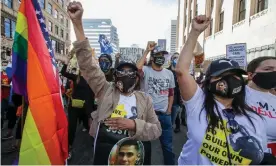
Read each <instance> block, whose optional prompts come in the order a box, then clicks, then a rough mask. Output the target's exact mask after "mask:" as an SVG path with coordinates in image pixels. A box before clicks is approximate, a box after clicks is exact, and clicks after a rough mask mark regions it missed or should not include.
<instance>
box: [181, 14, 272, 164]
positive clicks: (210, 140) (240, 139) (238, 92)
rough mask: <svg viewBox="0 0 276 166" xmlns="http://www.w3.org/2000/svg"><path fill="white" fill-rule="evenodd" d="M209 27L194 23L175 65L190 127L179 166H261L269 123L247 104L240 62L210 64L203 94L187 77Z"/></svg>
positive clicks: (201, 20) (199, 19)
mask: <svg viewBox="0 0 276 166" xmlns="http://www.w3.org/2000/svg"><path fill="white" fill-rule="evenodd" d="M209 24H210V19H209V18H207V17H206V16H203V15H200V16H196V17H195V18H194V19H193V21H192V29H191V32H190V33H189V36H188V39H187V41H186V43H185V45H184V47H183V49H182V50H181V53H180V57H179V59H178V63H177V65H176V73H177V78H178V83H179V88H180V91H181V95H182V98H183V100H184V103H185V108H186V115H187V127H188V132H187V137H188V140H187V142H186V143H185V144H184V146H183V149H182V152H181V154H180V156H179V159H178V164H179V165H249V164H254V165H257V164H262V162H263V159H264V156H265V155H264V152H265V151H266V150H267V148H266V144H267V137H266V135H265V134H264V133H263V132H264V131H265V123H264V120H263V119H262V117H261V116H260V115H258V114H257V113H256V112H255V111H254V110H253V109H252V108H251V107H249V106H248V105H247V104H246V102H245V95H246V93H245V81H244V79H243V77H242V75H245V74H246V72H245V71H244V70H242V69H241V68H240V67H239V65H238V63H237V62H236V61H233V60H230V59H226V58H223V59H218V60H215V61H212V62H211V64H210V65H209V67H208V69H207V71H206V73H205V74H206V75H205V80H204V82H203V86H202V88H200V87H199V85H198V84H197V83H196V81H195V80H194V79H193V77H191V76H190V74H189V67H190V64H191V61H192V59H193V50H194V48H195V45H196V42H197V39H198V37H199V35H200V34H201V33H202V32H203V31H204V30H205V29H206V28H207V27H208V26H209Z"/></svg>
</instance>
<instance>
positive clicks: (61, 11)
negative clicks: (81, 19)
mask: <svg viewBox="0 0 276 166" xmlns="http://www.w3.org/2000/svg"><path fill="white" fill-rule="evenodd" d="M38 2H39V4H40V7H41V10H42V12H43V16H44V17H45V20H44V22H45V24H46V26H47V27H48V30H49V34H50V39H51V41H52V46H53V50H54V51H55V56H56V57H59V58H65V56H64V55H66V54H67V53H68V52H69V51H70V50H69V49H70V45H71V41H70V30H71V28H70V19H69V16H68V14H67V4H68V3H69V0H38ZM19 6H20V1H19V0H2V2H1V61H2V60H9V59H10V55H11V49H12V43H13V37H14V32H15V26H16V19H17V13H18V12H17V11H18V9H19Z"/></svg>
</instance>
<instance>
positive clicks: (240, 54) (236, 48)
mask: <svg viewBox="0 0 276 166" xmlns="http://www.w3.org/2000/svg"><path fill="white" fill-rule="evenodd" d="M226 58H228V59H231V60H234V61H236V62H238V63H239V66H241V67H245V66H246V65H247V60H246V59H247V56H246V43H237V44H229V45H226Z"/></svg>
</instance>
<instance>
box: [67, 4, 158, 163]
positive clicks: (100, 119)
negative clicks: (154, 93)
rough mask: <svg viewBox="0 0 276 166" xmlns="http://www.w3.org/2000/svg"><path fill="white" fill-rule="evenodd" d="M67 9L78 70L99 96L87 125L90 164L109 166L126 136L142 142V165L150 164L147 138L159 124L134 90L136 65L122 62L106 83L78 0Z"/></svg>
mask: <svg viewBox="0 0 276 166" xmlns="http://www.w3.org/2000/svg"><path fill="white" fill-rule="evenodd" d="M67 9H68V14H69V16H70V18H71V20H72V23H73V27H74V31H75V35H76V39H77V41H76V42H74V43H73V45H74V47H75V49H76V57H77V60H78V64H79V67H80V71H81V72H82V74H83V76H84V78H85V80H86V81H87V82H88V84H89V86H90V87H91V89H92V90H93V92H94V93H95V96H96V97H97V99H98V100H97V103H98V109H97V111H95V112H93V113H92V118H93V121H92V124H91V127H90V135H91V136H93V137H94V138H95V139H94V140H95V141H94V156H93V165H108V158H109V155H110V152H111V150H112V148H113V146H114V145H116V143H117V142H118V141H120V140H121V139H123V138H126V137H130V138H131V139H133V140H137V141H143V145H144V151H145V159H144V163H143V164H144V165H150V164H151V151H150V150H151V144H150V143H149V142H146V141H151V140H155V139H158V138H159V136H160V135H161V125H160V122H159V121H158V118H157V116H156V114H155V112H154V110H153V104H152V100H151V98H150V96H149V95H146V94H145V93H143V92H140V91H135V90H134V88H135V86H136V84H137V82H138V81H139V77H138V73H137V71H138V69H137V67H136V65H135V64H133V63H131V62H126V61H121V62H120V63H119V64H118V66H117V67H116V69H115V72H114V80H115V82H114V83H110V82H108V81H107V80H106V77H105V74H104V72H103V71H102V70H101V68H100V67H99V65H98V63H97V61H96V59H95V58H94V57H93V56H92V55H91V51H90V50H91V47H90V44H89V41H88V39H87V38H86V37H85V34H84V30H83V26H82V14H83V8H82V5H81V3H80V2H75V1H74V2H70V3H69V5H68V8H67ZM115 147H116V146H115Z"/></svg>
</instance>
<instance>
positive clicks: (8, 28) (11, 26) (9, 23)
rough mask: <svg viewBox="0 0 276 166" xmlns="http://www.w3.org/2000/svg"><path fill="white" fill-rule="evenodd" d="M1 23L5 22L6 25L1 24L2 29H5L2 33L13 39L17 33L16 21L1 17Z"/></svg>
mask: <svg viewBox="0 0 276 166" xmlns="http://www.w3.org/2000/svg"><path fill="white" fill-rule="evenodd" d="M1 21H3V22H4V24H3V25H2V24H1V27H3V28H2V29H3V31H2V32H1V33H2V34H4V35H5V36H6V37H7V38H13V37H14V33H15V25H16V24H15V21H13V20H11V19H9V18H4V17H1Z"/></svg>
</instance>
